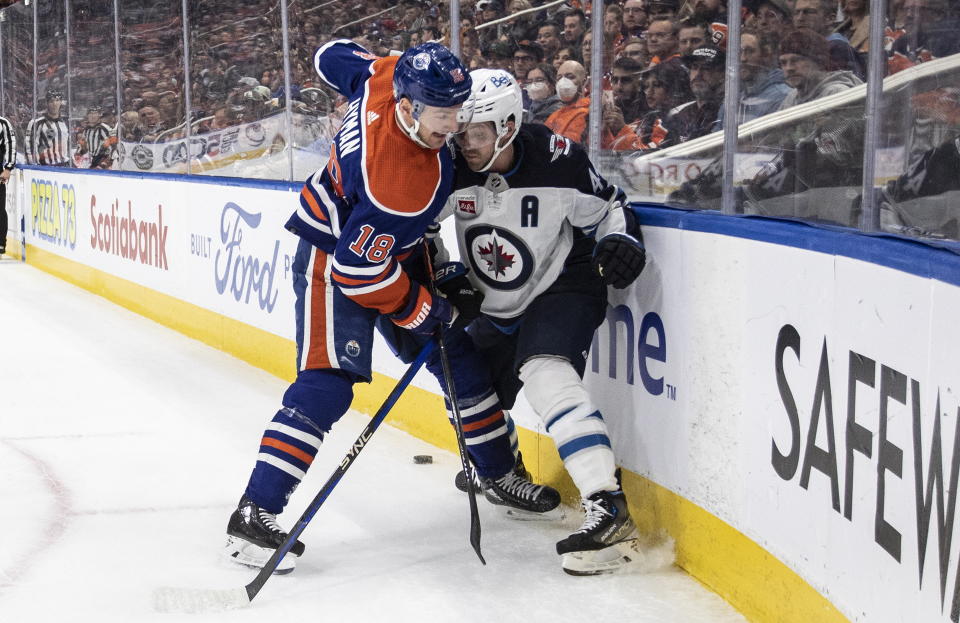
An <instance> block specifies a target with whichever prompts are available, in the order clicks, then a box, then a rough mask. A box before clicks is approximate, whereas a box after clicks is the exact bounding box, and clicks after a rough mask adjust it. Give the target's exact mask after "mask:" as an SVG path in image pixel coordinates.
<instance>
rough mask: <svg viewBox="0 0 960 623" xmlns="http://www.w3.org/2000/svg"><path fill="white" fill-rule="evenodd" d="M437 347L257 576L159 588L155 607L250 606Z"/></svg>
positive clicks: (413, 367)
mask: <svg viewBox="0 0 960 623" xmlns="http://www.w3.org/2000/svg"><path fill="white" fill-rule="evenodd" d="M435 346H436V342H434V341H433V340H430V341H429V342H427V343H426V344H424V346H423V348H421V349H420V354H418V355H417V358H416V359H415V360H414V361H413V363H411V364H410V367H408V368H407V371H406V372H405V373H404V375H403V376H402V377H401V378H400V380H399V381H397V384H396V386H394V388H393V391H391V392H390V395H389V396H387V398H386V400H384V401H383V404H382V405H381V406H380V408H379V409H378V410H377V412H376V413H375V414H374V416H373V417H372V418H371V419H370V422H369V423H368V424H367V425H366V426H365V427H364V428H363V431H361V433H360V436H359V437H357V440H356V441H355V442H353V445H351V446H350V449H349V450H348V451H347V455H346V456H345V457H343V460H342V461H340V465H338V466H337V469H335V470H334V472H333V474H331V476H330V478H328V479H327V482H326V483H325V484H324V485H323V487H322V488H321V489H320V491H319V493H317V495H316V496H315V497H314V498H313V501H311V502H310V505H309V506H307V509H306V510H305V511H303V514H302V515H301V516H300V519H299V520H297V523H296V525H294V527H293V529H291V530H290V532H289V534H287V538H286V539H285V540H284V541H283V543H281V544H280V547H278V548H277V549H276V550H275V551H274V553H273V555H272V556H271V557H270V559H269V560H267V563H266V564H265V565H264V566H263V568H262V569H261V570H260V572H259V573H258V574H257V577H255V578H253V580H252V581H251V582H250V583H249V584H247V585H246V586H244V587H241V588H233V589H219V590H218V589H190V588H176V587H163V588H159V589H157V590H156V591H154V594H153V607H154V610H156V611H158V612H187V613H199V612H216V611H222V610H232V609H236V608H243V607H244V606H248V605H250V602H251V601H253V598H254V597H256V596H257V594H258V593H259V592H260V589H262V588H263V585H264V584H266V583H267V580H268V579H270V576H271V575H273V572H274V571H275V570H276V568H277V566H278V565H279V564H280V561H281V560H283V557H284V556H286V555H287V553H288V552H289V551H290V548H291V547H293V544H294V543H296V541H297V538H298V537H299V536H300V534H301V533H303V531H304V529H305V528H306V527H307V524H309V523H310V520H311V519H313V516H314V515H315V514H316V513H317V511H318V510H320V507H321V506H322V505H323V503H324V502H325V501H326V499H327V498H328V497H329V496H330V493H331V492H332V491H333V489H334V487H336V486H337V483H338V482H340V479H341V478H343V475H344V474H345V473H346V472H347V470H348V469H350V466H351V465H353V462H354V461H355V460H356V459H357V456H359V454H360V451H361V450H363V449H364V448H365V447H367V442H368V441H369V440H370V437H371V436H373V433H374V432H375V431H376V430H377V428H379V427H380V424H381V423H383V420H384V418H386V417H387V414H388V413H389V412H390V410H391V409H392V408H393V405H395V404H396V402H397V400H398V399H399V398H400V395H401V394H403V391H404V390H405V389H406V388H407V386H408V385H410V382H411V381H412V380H413V377H414V376H416V374H417V372H418V371H419V370H420V368H421V367H422V366H423V364H424V362H425V361H426V360H427V358H428V357H429V356H430V354H431V353H432V352H433V349H434V347H435Z"/></svg>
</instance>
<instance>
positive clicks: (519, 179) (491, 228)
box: [443, 124, 640, 320]
mask: <svg viewBox="0 0 960 623" xmlns="http://www.w3.org/2000/svg"><path fill="white" fill-rule="evenodd" d="M513 145H514V147H515V149H516V150H517V152H516V153H517V157H516V158H515V164H514V167H513V169H512V170H511V171H509V172H507V173H504V174H498V173H475V172H473V171H471V170H470V168H469V167H468V166H467V164H466V162H465V161H464V159H463V157H462V156H461V155H460V154H459V153H458V154H457V157H456V164H455V167H456V179H455V182H454V187H455V189H456V190H455V191H454V193H453V194H452V195H450V198H449V199H448V200H447V205H446V206H445V209H444V212H443V216H449V215H450V214H451V213H452V214H453V216H454V219H455V222H456V228H457V242H458V244H459V247H460V259H461V261H463V263H464V264H466V265H467V266H468V267H469V269H470V272H469V275H468V276H469V279H470V281H471V283H473V285H474V287H476V288H477V289H478V290H480V291H481V292H483V294H484V300H483V308H482V309H483V313H484V314H487V315H489V316H493V317H494V318H498V319H503V320H509V319H511V318H516V317H517V316H519V315H520V314H522V313H523V311H524V310H525V309H526V308H527V306H528V305H529V304H530V302H531V301H533V299H535V298H536V297H537V296H538V295H539V294H541V293H542V292H543V291H544V290H546V289H547V288H549V287H550V285H551V284H552V283H553V282H554V281H555V280H556V279H557V277H558V276H559V275H560V274H561V272H562V271H563V268H564V264H565V262H567V261H568V259H572V258H571V257H570V256H571V255H577V254H579V255H581V256H582V255H584V249H585V250H586V259H587V260H589V254H590V253H592V249H593V244H592V241H588V242H589V243H590V244H588V245H587V246H586V247H584V245H582V244H577V245H576V246H577V248H576V249H574V240H575V238H578V239H582V238H583V236H582V234H579V233H578V231H577V230H580V231H582V232H583V234H586V235H587V236H590V237H592V238H594V239H596V240H599V239H600V238H602V237H603V236H605V235H607V234H610V233H614V232H624V233H629V234H630V235H632V236H634V237H636V238H638V239H639V237H640V233H639V227H637V225H636V222H635V219H634V218H633V214H632V212H630V208H629V207H628V206H626V203H627V201H626V196H625V195H624V193H623V191H621V190H620V189H619V188H617V187H616V186H613V185H611V184H608V183H607V181H606V180H605V179H604V178H603V177H601V176H600V174H598V173H597V172H596V170H595V169H594V168H593V165H592V164H591V163H590V160H589V158H588V157H587V154H586V152H585V151H584V150H583V148H582V147H580V145H578V144H576V143H574V142H572V141H570V140H569V139H566V138H564V137H562V136H559V135H557V134H554V133H553V132H551V131H550V130H549V129H547V128H546V127H545V126H542V125H538V124H531V125H524V126H522V127H521V129H520V133H519V135H518V136H517V138H516V139H515V140H514V142H513ZM571 251H573V253H571ZM583 259H584V258H583V257H580V258H579V260H581V261H582V260H583ZM597 278H598V279H599V276H598V277H597Z"/></svg>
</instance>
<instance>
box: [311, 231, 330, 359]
mask: <svg viewBox="0 0 960 623" xmlns="http://www.w3.org/2000/svg"><path fill="white" fill-rule="evenodd" d="M314 253H315V258H314V261H313V273H312V274H310V276H309V278H310V341H309V344H310V347H309V350H308V351H307V357H306V363H305V366H304V367H305V369H308V370H311V369H312V370H315V369H317V368H331V367H333V366H331V365H330V357H329V355H327V322H331V321H332V319H330V318H327V282H326V281H325V280H324V278H323V275H324V273H325V272H326V268H327V262H328V261H330V258H329V256H328V255H327V254H326V253H324V252H323V251H320V250H317V251H315V252H314Z"/></svg>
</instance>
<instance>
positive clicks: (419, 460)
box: [413, 454, 433, 465]
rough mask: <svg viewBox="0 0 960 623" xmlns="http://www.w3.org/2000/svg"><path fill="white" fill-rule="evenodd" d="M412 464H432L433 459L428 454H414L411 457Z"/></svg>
mask: <svg viewBox="0 0 960 623" xmlns="http://www.w3.org/2000/svg"><path fill="white" fill-rule="evenodd" d="M413 462H414V463H416V464H417V465H423V464H425V463H433V457H432V456H430V455H429V454H415V455H414V456H413Z"/></svg>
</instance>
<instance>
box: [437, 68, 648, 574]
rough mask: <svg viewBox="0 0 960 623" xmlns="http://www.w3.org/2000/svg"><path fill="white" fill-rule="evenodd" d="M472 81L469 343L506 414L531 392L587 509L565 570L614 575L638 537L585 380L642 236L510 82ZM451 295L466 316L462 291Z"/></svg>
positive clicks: (465, 250)
mask: <svg viewBox="0 0 960 623" xmlns="http://www.w3.org/2000/svg"><path fill="white" fill-rule="evenodd" d="M470 75H471V78H472V79H473V92H474V95H475V98H476V99H475V108H474V113H473V119H472V122H471V123H470V125H469V126H468V127H467V129H466V130H465V131H464V132H462V133H460V134H457V135H455V137H454V142H455V144H456V158H455V162H456V165H455V166H456V179H455V188H456V190H455V191H454V193H453V194H452V195H451V196H450V199H449V200H448V202H447V206H446V208H445V213H444V214H445V215H449V214H450V213H452V214H453V215H454V218H455V222H456V229H457V239H458V244H459V247H460V256H461V259H462V260H463V261H464V262H465V263H466V264H468V265H469V270H468V271H467V272H468V278H469V280H470V283H471V284H472V285H473V287H474V288H475V289H476V290H477V291H479V292H480V293H481V294H482V295H483V299H482V305H481V311H482V315H481V316H480V317H479V318H478V319H477V320H475V321H474V322H473V323H472V324H471V325H470V327H469V332H470V334H471V337H472V338H473V340H474V342H475V344H476V346H477V347H478V348H479V349H480V350H481V352H482V353H483V354H484V356H485V357H486V359H487V362H488V364H489V365H490V368H491V370H492V371H493V374H494V376H495V377H497V381H496V387H497V391H498V394H499V395H500V400H501V402H502V404H503V406H504V407H505V408H510V407H511V406H512V405H513V403H514V401H515V399H516V395H517V393H518V392H519V390H520V388H521V387H525V388H526V389H525V395H526V398H527V401H528V402H529V403H530V404H531V406H532V407H533V408H534V410H535V411H536V412H537V414H538V415H539V416H540V417H541V418H542V420H543V422H544V424H545V425H546V429H547V431H548V432H549V433H550V434H551V435H552V437H553V439H554V441H555V443H556V446H557V449H558V450H559V453H560V456H561V458H562V459H563V462H564V466H565V467H566V469H567V471H568V472H569V474H570V476H571V477H572V479H573V481H574V483H575V484H576V485H577V487H578V489H579V491H580V494H581V496H582V498H583V501H582V504H583V509H584V511H585V515H586V516H585V518H584V522H583V525H582V527H581V528H580V529H579V530H577V531H576V532H574V533H573V534H571V535H570V536H569V537H567V538H565V539H563V540H562V541H560V542H559V543H557V552H558V553H559V554H560V555H561V556H562V565H563V568H564V570H565V571H567V572H568V573H570V574H573V575H593V574H598V573H605V572H611V571H615V570H617V569H618V568H620V567H621V566H622V565H624V564H625V563H626V562H629V560H630V558H631V551H632V550H631V548H632V547H633V546H634V545H635V541H636V537H637V534H636V528H635V526H634V523H633V521H632V520H631V518H630V514H629V511H628V509H627V503H626V499H625V498H624V494H623V490H622V489H621V487H620V483H619V481H618V478H617V474H616V465H615V462H614V455H613V451H612V449H611V444H610V438H609V435H608V433H607V426H606V424H605V423H604V420H603V416H602V414H601V413H600V411H599V409H597V407H596V406H595V405H594V404H593V402H592V400H591V399H590V396H589V394H588V393H587V391H586V389H585V388H584V386H583V382H582V377H583V372H584V368H585V365H586V355H587V351H588V350H589V348H590V342H591V340H592V338H593V334H594V331H595V330H596V328H597V327H598V326H599V325H600V324H601V322H603V319H604V316H605V312H606V302H607V292H606V287H607V285H611V286H613V287H615V288H624V287H626V286H628V285H630V284H631V283H632V282H633V281H634V280H635V279H636V278H637V276H638V275H639V274H640V272H641V271H642V270H643V266H644V263H645V260H646V255H645V250H644V247H643V242H642V239H641V235H640V230H639V226H638V225H637V223H636V220H635V218H634V215H633V213H632V211H631V210H630V209H629V208H628V207H626V196H625V195H624V193H623V192H622V191H621V190H620V189H619V188H617V187H616V186H613V185H610V184H608V183H607V181H606V180H604V179H603V177H601V176H600V175H599V174H598V173H597V172H596V170H594V168H593V165H592V164H591V163H590V160H589V158H588V157H587V155H586V153H585V152H584V150H583V149H582V148H581V147H580V146H579V145H577V144H576V143H573V142H572V141H570V140H568V139H565V138H563V137H562V136H559V135H556V134H553V133H552V132H551V131H550V130H549V129H547V128H546V127H545V126H542V125H536V124H534V125H529V124H528V125H524V126H522V127H521V118H522V113H523V107H522V98H521V92H520V87H519V86H518V85H517V82H516V80H515V79H514V78H513V76H511V75H510V74H509V73H507V72H505V71H502V70H491V69H478V70H476V71H473V72H471V74H470ZM461 282H462V281H461ZM447 292H448V296H449V297H450V298H451V299H452V300H453V302H454V304H459V303H458V302H457V299H458V297H459V296H460V295H461V293H459V292H457V291H455V289H448V290H447ZM463 295H464V296H469V295H470V294H469V292H466V291H464V292H463ZM460 477H461V478H463V476H462V474H461V475H460Z"/></svg>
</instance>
